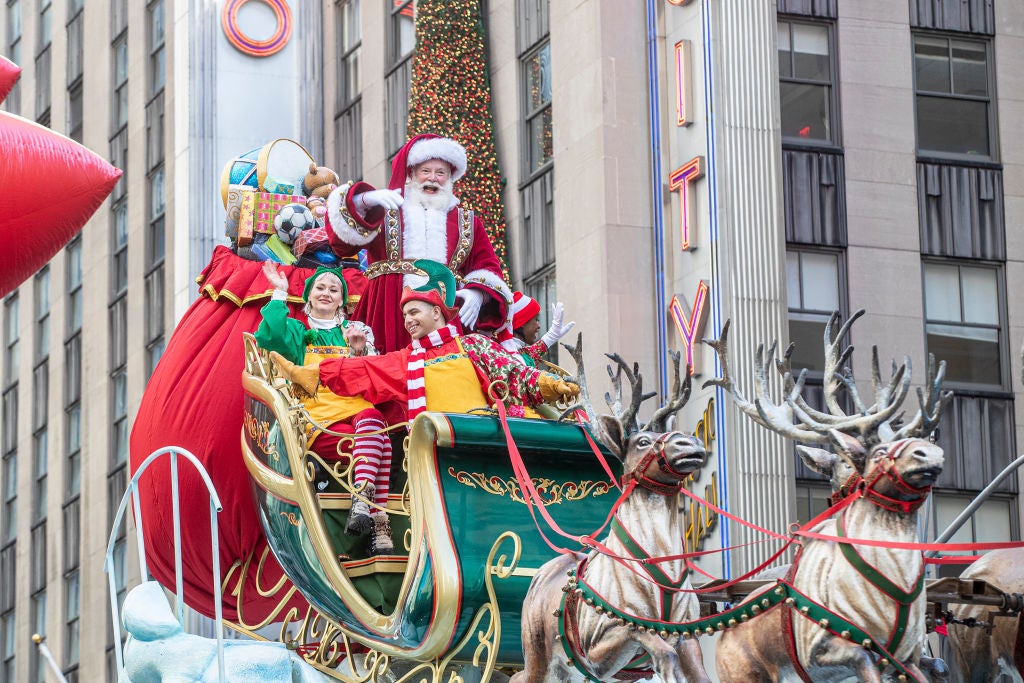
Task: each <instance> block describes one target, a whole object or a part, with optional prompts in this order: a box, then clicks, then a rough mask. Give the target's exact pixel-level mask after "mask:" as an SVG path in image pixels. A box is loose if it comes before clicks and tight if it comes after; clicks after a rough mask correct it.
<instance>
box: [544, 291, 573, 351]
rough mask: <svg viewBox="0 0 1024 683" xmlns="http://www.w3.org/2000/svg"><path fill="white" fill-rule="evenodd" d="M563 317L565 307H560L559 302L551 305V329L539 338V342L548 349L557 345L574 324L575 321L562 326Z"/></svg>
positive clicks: (560, 303)
mask: <svg viewBox="0 0 1024 683" xmlns="http://www.w3.org/2000/svg"><path fill="white" fill-rule="evenodd" d="M564 317H565V307H564V306H563V305H562V302H561V301H559V302H558V303H557V304H551V327H549V328H548V331H547V332H545V333H544V336H543V337H541V340H543V342H544V343H545V344H547V347H548V348H549V349H550V348H551V347H553V346H554V345H555V344H557V343H558V340H559V339H561V338H562V337H564V336H565V335H567V334H569V330H571V329H572V328H573V326H574V325H575V324H576V321H575V320H571V321H569V322H567V323H565V324H562V319H563V318H564Z"/></svg>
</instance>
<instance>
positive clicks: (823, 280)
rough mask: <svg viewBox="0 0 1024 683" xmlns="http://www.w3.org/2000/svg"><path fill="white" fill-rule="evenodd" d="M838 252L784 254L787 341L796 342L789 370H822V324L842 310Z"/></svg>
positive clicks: (823, 360) (790, 250) (841, 276)
mask: <svg viewBox="0 0 1024 683" xmlns="http://www.w3.org/2000/svg"><path fill="white" fill-rule="evenodd" d="M840 256H841V255H840V254H839V253H838V252H828V251H803V250H797V249H792V248H790V249H789V250H788V251H787V252H786V300H787V305H788V308H789V340H790V342H795V343H796V348H795V349H794V350H793V355H792V357H791V360H792V363H793V370H794V371H799V370H801V369H803V368H807V369H808V370H810V371H812V372H823V371H824V370H825V352H824V346H823V341H822V340H823V339H824V334H825V325H826V324H827V323H828V320H829V317H830V316H831V315H832V313H833V312H835V311H837V310H838V311H842V310H844V309H845V305H844V302H843V299H842V297H841V292H842V291H843V288H842V283H843V281H844V278H845V273H844V271H843V260H842V258H841V257H840Z"/></svg>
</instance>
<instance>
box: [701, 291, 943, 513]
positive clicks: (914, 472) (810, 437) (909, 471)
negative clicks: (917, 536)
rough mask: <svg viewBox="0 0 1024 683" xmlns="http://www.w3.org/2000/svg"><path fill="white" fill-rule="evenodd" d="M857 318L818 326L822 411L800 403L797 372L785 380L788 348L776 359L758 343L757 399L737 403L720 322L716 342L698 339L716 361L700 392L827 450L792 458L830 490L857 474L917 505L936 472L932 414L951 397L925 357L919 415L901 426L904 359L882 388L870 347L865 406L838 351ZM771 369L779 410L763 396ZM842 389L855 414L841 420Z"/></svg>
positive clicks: (938, 453) (938, 461)
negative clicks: (707, 389)
mask: <svg viewBox="0 0 1024 683" xmlns="http://www.w3.org/2000/svg"><path fill="white" fill-rule="evenodd" d="M863 314H864V311H863V310H860V311H857V312H856V313H855V314H854V315H853V316H852V317H851V318H850V319H849V320H847V321H846V323H845V324H843V325H842V326H841V327H840V329H839V331H838V333H836V334H835V335H834V336H833V329H834V326H835V324H836V323H837V322H838V320H839V313H838V312H836V313H833V314H832V317H831V318H830V319H829V322H828V324H827V325H826V326H825V334H824V345H825V377H824V393H825V406H826V410H827V411H828V412H822V411H819V410H816V409H814V408H812V407H811V406H810V405H808V404H807V402H806V401H805V400H804V398H803V396H802V392H803V386H804V380H805V377H806V373H807V371H806V370H802V371H801V372H800V375H799V377H797V378H796V379H794V378H793V373H792V369H791V367H790V363H789V358H790V356H791V355H792V350H793V345H790V348H789V349H787V351H786V353H785V354H784V355H783V358H782V359H781V360H780V359H777V358H776V357H775V345H774V344H773V345H772V346H771V347H770V348H769V350H768V353H767V354H765V352H764V344H761V345H760V346H758V349H757V354H756V376H757V381H758V384H759V386H760V395H759V396H758V397H757V398H756V399H754V401H753V402H751V401H748V400H747V399H745V398H744V397H743V396H742V394H740V393H739V391H738V390H737V389H736V386H735V384H734V383H733V380H732V379H731V378H730V377H729V361H728V353H727V337H728V333H729V323H728V322H726V324H725V326H724V327H723V328H722V336H721V338H720V339H718V340H714V341H709V340H705V343H706V344H708V345H709V346H711V347H712V348H713V349H714V350H715V352H716V353H717V354H718V356H719V359H720V361H721V365H722V377H721V378H720V379H714V380H710V381H708V382H706V383H705V384H704V386H708V385H715V386H720V387H722V388H723V389H725V390H726V391H727V392H729V394H730V395H731V396H732V397H733V399H734V401H735V402H736V405H737V406H738V407H739V408H740V410H741V411H742V412H743V413H745V414H746V415H747V416H748V417H750V418H751V419H753V420H754V421H755V422H757V423H758V424H760V425H762V426H764V427H767V428H768V429H770V430H772V431H774V432H776V433H778V434H781V435H783V436H787V437H789V438H791V439H793V440H795V441H800V442H803V443H806V444H823V445H824V444H828V445H831V446H833V448H834V450H835V453H834V454H833V453H829V452H828V451H826V450H824V449H820V448H810V447H807V446H800V447H799V451H800V456H801V458H802V459H803V460H804V462H805V463H806V464H807V465H808V466H809V467H811V468H812V469H815V470H817V471H819V472H821V473H823V474H827V475H829V476H830V478H831V480H832V486H833V490H840V489H841V488H842V487H843V486H844V485H848V484H849V482H850V481H851V477H852V476H854V475H859V477H860V479H862V480H863V481H865V482H868V483H869V484H870V485H871V486H872V487H873V488H874V490H875V491H876V492H877V493H878V494H880V495H881V496H882V497H885V496H889V495H890V494H891V496H892V497H893V498H894V499H895V500H907V499H909V498H912V497H914V496H917V497H918V498H920V497H921V496H922V492H924V494H926V493H927V490H928V489H929V488H930V487H931V485H932V484H933V483H934V482H935V479H936V478H937V477H938V475H939V473H940V472H941V471H942V465H943V454H942V449H941V448H939V447H938V446H936V445H935V444H933V443H932V442H931V441H929V440H928V437H929V436H931V434H932V433H933V432H934V431H935V428H936V427H937V426H938V422H939V415H940V414H941V412H942V409H943V408H944V407H945V405H946V404H947V403H948V402H949V399H950V398H951V396H952V392H948V391H947V392H944V391H942V390H941V386H942V379H943V377H944V375H945V372H946V364H945V363H944V362H943V363H939V365H938V368H937V369H936V365H935V358H934V357H933V356H929V362H928V379H927V381H926V383H925V388H924V390H922V389H918V391H917V396H918V402H919V403H920V409H919V410H918V411H917V414H916V415H915V416H914V417H913V419H911V420H910V421H909V422H905V423H904V422H903V416H902V413H900V412H899V409H900V406H901V405H902V404H903V400H904V399H905V398H906V396H907V393H908V391H909V389H910V359H909V358H908V359H905V360H904V362H903V364H902V365H900V366H899V367H896V365H895V363H894V364H893V370H892V374H891V376H890V378H889V380H888V382H883V381H882V378H881V373H880V372H879V368H878V349H877V348H874V349H873V350H872V368H871V369H872V386H873V389H874V402H873V403H872V404H870V405H867V404H865V403H864V401H862V400H861V397H860V394H859V393H858V391H857V385H856V383H855V381H854V378H853V373H852V371H851V370H850V368H849V366H848V365H847V364H846V363H847V361H848V360H849V358H850V355H851V354H852V353H853V347H852V346H846V347H844V346H843V343H842V340H843V338H844V337H846V335H847V334H848V333H849V331H850V327H851V326H852V325H853V323H854V321H855V320H857V318H859V317H860V316H861V315H863ZM772 365H774V366H775V369H776V371H777V372H778V373H779V374H780V375H781V376H782V384H783V390H784V392H785V398H784V399H783V400H782V401H781V402H779V403H775V402H774V401H773V400H772V399H771V397H770V395H769V394H770V392H769V387H768V375H769V371H770V369H771V366H772ZM843 388H845V389H846V391H847V394H848V396H849V397H850V400H851V401H852V403H853V404H854V406H855V407H856V411H855V412H854V414H852V415H847V414H846V412H845V411H844V410H843V409H842V407H841V406H840V401H839V397H838V392H839V390H840V389H843ZM897 507H900V506H898V505H897Z"/></svg>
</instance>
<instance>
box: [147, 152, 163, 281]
mask: <svg viewBox="0 0 1024 683" xmlns="http://www.w3.org/2000/svg"><path fill="white" fill-rule="evenodd" d="M166 208H167V205H166V198H165V195H164V168H163V166H161V167H159V168H157V169H156V170H155V171H153V173H152V175H150V177H149V229H148V230H147V234H146V266H147V267H150V268H152V267H153V266H156V265H158V264H160V263H163V260H164V211H165V210H166Z"/></svg>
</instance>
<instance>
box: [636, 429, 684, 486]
mask: <svg viewBox="0 0 1024 683" xmlns="http://www.w3.org/2000/svg"><path fill="white" fill-rule="evenodd" d="M674 436H682V437H685V436H686V435H685V434H683V433H682V432H680V431H672V432H665V433H664V434H659V435H658V437H657V438H656V439H654V442H653V443H652V444H651V450H649V451H648V452H647V453H646V454H644V457H643V458H641V459H640V462H638V463H637V464H636V467H634V468H633V469H631V470H630V471H629V472H626V473H625V474H624V475H622V484H623V486H627V485H629V484H631V483H632V482H636V484H635V485H636V486H639V487H640V488H644V489H647V490H648V491H652V492H654V493H658V494H660V495H663V496H674V495H676V494H677V493H679V491H680V489H682V488H683V480H684V479H686V477H687V476H689V474H690V473H689V472H680V471H678V470H676V469H673V467H672V465H670V464H669V463H668V460H666V459H665V444H667V443H668V441H669V440H670V439H671V438H672V437H674ZM655 460H657V463H658V469H660V470H661V471H662V472H663V473H664V474H667V475H668V476H670V477H675V478H676V482H675V483H674V484H666V483H665V482H663V481H658V480H657V479H651V478H650V477H648V476H647V469H648V468H649V467H650V466H651V463H652V462H653V461H655Z"/></svg>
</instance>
